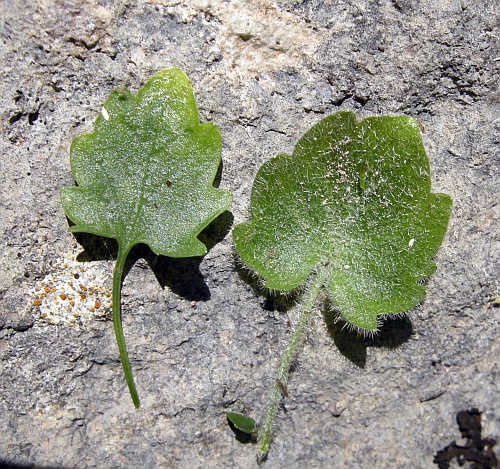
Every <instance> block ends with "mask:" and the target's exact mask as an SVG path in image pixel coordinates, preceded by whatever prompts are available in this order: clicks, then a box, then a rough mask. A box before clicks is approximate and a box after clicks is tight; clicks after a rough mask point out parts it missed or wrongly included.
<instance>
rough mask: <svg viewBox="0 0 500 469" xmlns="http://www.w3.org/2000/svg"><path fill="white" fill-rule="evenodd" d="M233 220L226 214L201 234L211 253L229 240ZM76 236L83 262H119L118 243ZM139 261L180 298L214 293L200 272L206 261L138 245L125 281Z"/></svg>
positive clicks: (198, 298) (130, 257)
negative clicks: (154, 250)
mask: <svg viewBox="0 0 500 469" xmlns="http://www.w3.org/2000/svg"><path fill="white" fill-rule="evenodd" d="M233 219H234V217H233V215H232V213H231V212H229V211H227V210H226V211H225V212H223V213H222V214H220V215H219V216H218V217H217V218H216V219H215V220H214V221H213V222H212V223H210V225H208V226H207V227H206V228H205V229H204V230H203V231H202V232H201V233H200V235H199V236H198V238H199V239H200V241H202V242H203V243H204V244H205V245H206V246H207V250H208V251H210V250H211V249H212V248H213V247H214V246H215V245H216V244H217V243H219V242H220V241H222V240H223V239H224V238H225V237H226V236H227V234H228V233H229V230H230V229H231V225H232V222H233ZM74 236H75V238H76V240H77V241H78V243H79V244H80V245H81V246H82V247H83V251H82V252H81V253H80V254H78V256H77V260H78V261H79V262H92V261H98V260H115V259H116V256H117V254H118V243H117V242H116V240H114V239H111V238H104V237H102V236H97V235H93V234H89V233H75V234H74ZM139 259H144V260H145V261H146V262H147V263H148V265H149V266H150V268H151V270H152V271H153V273H154V275H155V277H156V279H157V281H158V283H159V284H160V285H161V287H162V288H165V287H168V288H169V289H170V290H171V291H172V292H174V293H175V294H176V295H178V296H180V297H182V298H184V299H186V300H188V301H207V300H209V299H210V290H209V288H208V286H207V284H206V283H205V281H204V279H203V275H202V274H201V272H200V263H201V261H202V259H203V257H188V258H180V259H174V258H171V257H166V256H158V255H156V254H155V253H154V252H153V251H151V249H150V248H149V247H148V246H147V245H145V244H138V245H136V246H134V248H133V249H132V250H131V251H130V253H129V255H128V257H127V261H126V263H125V269H124V275H123V278H125V277H126V276H127V274H128V273H129V271H130V269H131V268H132V267H133V265H134V264H135V263H136V262H137V260H139Z"/></svg>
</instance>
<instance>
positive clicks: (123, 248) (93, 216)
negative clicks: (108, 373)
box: [61, 68, 232, 406]
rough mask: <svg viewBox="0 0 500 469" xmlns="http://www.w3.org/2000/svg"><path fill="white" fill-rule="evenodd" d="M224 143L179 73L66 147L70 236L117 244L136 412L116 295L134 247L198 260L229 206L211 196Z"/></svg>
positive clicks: (220, 195) (108, 107)
mask: <svg viewBox="0 0 500 469" xmlns="http://www.w3.org/2000/svg"><path fill="white" fill-rule="evenodd" d="M220 154H221V137H220V134H219V131H218V129H217V127H216V126H215V125H213V124H211V123H204V124H202V125H200V123H199V118H198V111H197V109H196V103H195V99H194V96H193V92H192V89H191V85H190V83H189V81H188V79H187V77H186V75H185V74H184V72H182V71H181V70H179V69H175V68H172V69H168V70H163V71H161V72H158V73H157V74H156V75H154V76H153V77H152V78H151V79H150V80H148V82H147V83H146V84H145V85H144V86H143V87H142V88H141V89H140V90H139V92H138V93H137V95H134V94H132V93H131V92H130V91H128V90H126V89H118V90H115V91H113V92H112V93H111V95H110V96H109V98H108V99H107V100H106V102H105V103H104V106H103V108H102V111H101V113H100V115H99V117H98V118H97V120H96V122H95V128H94V132H92V133H90V134H85V135H82V136H80V137H77V138H75V139H74V140H73V143H72V145H71V172H72V174H73V177H74V179H75V181H76V183H77V185H78V186H77V187H68V188H64V189H63V190H62V192H61V199H62V204H63V208H64V211H65V213H66V215H67V216H68V218H69V219H70V220H71V221H72V222H73V223H74V224H75V225H74V226H72V227H71V228H70V231H71V232H73V233H76V232H86V233H93V234H96V235H99V236H105V237H109V238H114V239H116V240H117V241H118V245H119V252H118V258H117V263H116V266H115V272H114V276H113V321H114V325H115V332H116V335H117V341H118V346H119V350H120V357H121V360H122V364H123V367H124V371H125V375H126V377H127V382H128V385H129V389H130V391H131V394H132V397H133V400H134V404H135V405H136V406H138V405H139V399H138V397H137V393H136V391H135V386H134V383H133V379H132V375H131V372H130V367H129V363H128V358H127V352H126V349H125V343H124V340H123V333H122V331H121V318H120V290H121V281H122V273H123V265H124V263H125V259H126V257H127V254H128V253H129V252H130V250H131V249H132V247H133V246H135V245H136V244H138V243H144V244H147V245H148V246H149V247H150V248H151V249H152V251H153V252H155V253H156V254H161V255H164V256H170V257H190V256H202V255H204V254H205V253H206V252H207V249H206V246H205V245H204V244H203V243H202V242H201V241H200V240H199V239H197V235H198V234H199V233H200V231H201V230H203V228H205V227H206V226H207V225H208V224H209V223H210V222H211V221H212V220H214V218H216V217H217V216H218V215H219V214H221V213H222V212H223V211H225V210H226V209H227V208H228V207H229V205H230V204H231V200H232V198H231V195H230V194H229V193H228V192H226V191H223V190H220V189H216V188H215V187H213V182H214V178H215V175H216V172H217V169H218V167H219V164H220V160H221V158H220Z"/></svg>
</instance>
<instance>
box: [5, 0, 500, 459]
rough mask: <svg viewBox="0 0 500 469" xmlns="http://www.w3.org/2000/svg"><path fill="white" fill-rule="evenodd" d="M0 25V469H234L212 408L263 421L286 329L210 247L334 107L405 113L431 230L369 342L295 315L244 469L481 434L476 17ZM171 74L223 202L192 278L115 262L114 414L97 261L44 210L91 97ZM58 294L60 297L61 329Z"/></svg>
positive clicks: (266, 7) (486, 173) (486, 349)
mask: <svg viewBox="0 0 500 469" xmlns="http://www.w3.org/2000/svg"><path fill="white" fill-rule="evenodd" d="M0 18H1V21H2V24H1V30H0V37H1V40H0V67H1V68H0V70H1V76H2V80H1V82H0V92H1V93H0V95H1V100H0V106H1V107H0V116H1V119H0V126H1V127H0V128H1V136H2V138H1V141H0V145H1V159H0V169H1V170H0V180H1V186H0V187H1V200H0V217H1V226H0V239H1V243H2V250H1V255H0V389H1V390H0V466H1V465H2V464H4V466H5V467H36V468H48V467H50V468H59V469H63V468H64V469H66V468H67V469H69V468H78V469H84V468H94V467H95V468H201V467H203V468H207V467H210V468H212V467H213V468H216V467H217V468H221V467H228V468H233V467H238V468H252V467H256V462H255V453H256V447H255V445H253V444H246V445H245V444H241V443H239V442H238V441H236V439H235V437H234V434H233V433H232V431H231V430H230V429H229V427H228V425H227V422H226V419H225V412H226V411H237V412H245V413H248V414H250V415H252V416H254V417H255V418H256V419H257V420H260V419H261V418H262V415H263V412H264V408H265V405H266V400H267V393H268V389H269V386H270V384H271V383H272V380H273V376H274V372H275V368H276V365H277V362H278V359H279V357H280V354H281V351H282V350H283V347H284V344H285V343H286V340H287V337H288V336H289V333H290V330H289V328H288V326H287V320H288V319H289V317H290V316H291V315H293V310H286V309H285V310H284V311H283V307H282V306H281V305H280V303H279V302H278V301H275V300H273V299H272V298H267V297H266V295H265V294H264V293H262V292H259V291H257V290H256V289H254V288H253V286H252V284H251V282H249V280H248V277H247V275H246V274H245V273H244V272H243V271H241V269H239V268H238V267H237V263H236V262H235V256H234V252H233V249H232V244H231V236H230V234H229V228H230V224H231V222H233V221H234V223H238V222H241V221H243V220H245V218H246V216H247V211H248V203H249V191H250V187H251V184H252V181H253V177H254V175H255V173H256V171H257V169H258V167H259V166H260V165H261V164H262V163H263V162H264V161H266V160H267V159H268V158H270V157H271V156H273V155H275V154H277V153H283V152H291V151H292V149H293V145H294V144H295V142H296V141H297V139H298V138H299V137H300V136H301V135H302V134H303V133H304V132H305V131H306V130H307V129H308V128H309V127H310V126H311V125H312V124H313V123H315V122H317V121H318V120H320V119H321V118H322V117H324V116H325V115H327V114H329V113H332V112H335V111H337V110H340V109H351V110H354V111H355V112H356V113H357V115H358V116H359V117H365V116H369V115H381V114H406V115H410V116H413V117H415V118H417V119H418V120H419V122H420V123H421V124H422V126H423V128H424V129H425V134H424V135H423V139H424V144H425V146H426V148H427V151H428V154H429V158H430V161H431V168H432V171H433V172H432V177H433V190H434V191H435V192H446V193H448V194H450V195H451V196H452V198H453V200H454V209H453V215H452V219H451V222H450V227H449V232H448V234H447V237H446V239H445V242H444V244H443V247H442V249H441V250H440V252H439V254H438V256H437V263H438V270H437V272H436V274H435V275H434V276H433V277H432V278H431V279H430V281H429V283H428V296H427V299H426V301H425V303H424V304H423V305H421V307H419V308H418V309H417V310H416V311H413V312H412V313H411V314H410V315H409V316H408V317H407V318H405V319H395V320H389V321H387V322H386V324H385V326H384V328H383V329H382V331H381V333H380V335H379V336H378V337H376V338H374V339H369V338H360V337H356V335H355V334H352V333H349V332H347V331H345V330H344V331H342V330H340V329H339V328H338V327H334V326H332V325H330V326H327V325H326V323H325V320H324V318H323V316H322V315H321V314H320V313H318V314H316V315H315V317H314V318H313V320H312V322H311V324H310V328H309V330H308V331H307V334H306V337H305V338H304V341H303V345H302V347H301V350H300V353H299V355H298V357H297V359H296V361H295V365H294V368H293V372H292V374H291V377H290V381H289V383H288V390H289V393H290V398H288V399H286V400H284V402H283V404H284V405H283V406H282V407H281V409H280V412H279V414H278V417H277V420H276V429H275V433H274V442H273V445H272V447H271V452H270V454H269V459H268V461H267V463H266V465H267V467H269V468H287V469H292V468H305V467H307V468H319V467H321V468H324V467H331V468H343V467H345V468H352V467H358V468H370V469H373V468H430V467H436V466H434V465H433V463H432V460H433V456H434V454H435V453H436V452H437V451H438V450H439V449H441V448H443V447H444V446H446V445H447V444H449V443H450V442H451V441H452V440H456V439H459V438H460V433H459V431H458V426H457V425H456V422H455V414H456V413H457V412H458V411H460V410H464V409H469V408H471V407H477V408H479V410H481V411H482V412H483V414H482V424H483V436H492V437H494V438H497V439H498V438H500V404H499V403H500V324H499V321H500V308H499V307H498V306H499V305H500V277H499V275H500V224H499V221H500V205H499V197H500V196H499V194H500V146H499V145H500V90H499V78H498V77H499V74H498V70H499V66H500V39H499V38H500V30H499V25H500V12H499V7H498V3H497V2H491V1H489V0H478V1H468V0H433V1H429V0H420V1H419V0H380V1H376V2H370V1H362V0H330V1H320V0H303V1H302V0H289V1H285V0H276V1H274V2H272V1H270V0H255V1H251V0H234V1H223V0H149V1H143V0H125V1H118V0H88V1H85V2H83V1H78V0H44V1H35V0H29V1H21V0H4V1H3V2H0ZM170 66H177V67H181V68H183V69H184V70H185V71H186V73H187V74H188V76H189V77H190V79H191V81H192V84H193V88H194V90H195V94H196V98H197V102H198V105H199V109H200V117H201V119H202V120H203V121H205V120H210V121H212V122H214V123H215V124H217V125H218V126H219V128H220V130H221V133H222V136H223V141H224V143H223V155H222V158H223V163H224V168H223V173H222V181H221V187H223V188H226V189H229V190H230V191H231V192H232V193H233V194H234V197H235V200H234V203H233V206H232V207H231V209H230V214H226V215H227V216H225V217H222V219H220V220H219V223H218V224H217V225H215V226H214V227H212V228H211V229H210V230H209V231H208V232H207V233H206V235H205V239H206V240H207V241H208V243H209V246H210V251H209V253H208V254H207V256H205V257H204V258H203V259H191V260H185V261H179V260H178V261H173V260H170V259H165V258H156V257H155V256H153V255H152V254H151V252H149V251H148V250H147V249H137V250H135V251H134V253H133V254H132V256H131V258H130V263H129V267H130V270H129V272H128V275H127V277H126V279H125V282H124V289H123V311H124V318H123V319H124V330H125V334H126V338H127V341H128V347H129V353H130V356H131V362H132V367H133V371H134V376H135V379H136V383H137V386H138V391H139V394H140V396H141V400H142V407H141V408H140V409H135V408H134V407H133V405H132V402H131V399H130V397H129V394H128V390H127V388H126V384H125V381H124V377H123V374H122V370H121V366H120V362H119V360H118V354H117V349H116V344H115V338H114V333H113V326H112V323H111V322H110V321H109V298H108V297H107V296H106V295H107V294H109V290H110V289H111V272H112V266H113V262H112V260H113V254H114V252H115V250H114V249H115V246H114V244H113V243H112V242H111V241H109V240H107V241H106V240H102V239H96V238H94V237H90V236H89V237H85V236H79V237H78V242H79V243H80V244H78V243H77V240H76V239H75V237H74V236H73V235H71V234H69V233H67V227H68V222H67V220H66V218H65V216H64V214H63V211H62V209H61V205H60V201H59V191H60V189H61V188H62V187H64V186H68V185H72V184H73V179H72V177H71V173H70V169H69V145H70V143H71V140H72V139H73V138H74V137H75V136H77V135H80V134H81V133H84V132H89V131H90V130H91V129H92V126H93V121H94V120H95V118H96V117H97V115H98V113H99V110H100V108H101V106H102V103H103V102H104V100H105V99H106V97H107V96H108V94H109V93H110V91H111V90H112V89H113V88H115V87H117V86H122V85H124V86H128V87H130V88H131V89H132V90H134V91H136V90H137V89H138V88H139V87H140V86H141V85H142V84H143V83H144V82H145V81H146V80H147V79H148V78H149V77H150V76H151V75H152V74H153V73H155V72H156V71H158V70H160V69H162V68H166V67H170ZM233 219H234V220H233ZM82 252H83V254H81V253H82ZM75 277H79V278H78V279H77V278H75ZM69 282H72V283H73V286H71V285H69ZM80 284H81V286H80ZM84 287H85V288H87V297H86V298H85V300H84V301H81V299H82V297H81V296H80V295H81V294H82V292H83V290H82V289H83V288H84ZM46 290H47V291H46ZM53 290H54V291H53ZM90 292H92V294H93V295H94V296H92V295H90ZM61 294H67V295H70V294H73V295H75V299H76V302H75V306H74V307H73V308H72V310H71V311H69V310H68V301H69V300H68V299H66V300H62V299H61V297H60V295H61ZM40 295H45V298H42V299H40ZM89 297H91V298H90V299H89ZM94 298H97V299H98V301H99V302H100V303H101V307H100V308H97V309H96V308H95V300H94ZM37 299H39V300H40V303H41V304H40V305H39V306H38V305H36V304H35V300H37ZM92 309H94V311H92ZM49 313H52V314H49ZM44 314H45V316H44ZM497 453H498V450H497ZM8 464H11V466H9V465H8ZM14 464H15V466H14ZM456 467H457V466H456Z"/></svg>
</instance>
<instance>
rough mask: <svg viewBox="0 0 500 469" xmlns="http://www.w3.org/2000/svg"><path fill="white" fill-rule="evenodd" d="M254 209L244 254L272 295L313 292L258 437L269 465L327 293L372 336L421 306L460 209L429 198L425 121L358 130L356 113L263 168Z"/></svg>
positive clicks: (393, 121)
mask: <svg viewBox="0 0 500 469" xmlns="http://www.w3.org/2000/svg"><path fill="white" fill-rule="evenodd" d="M250 202H251V203H250V221H248V222H246V223H242V224H240V225H238V226H236V227H235V228H234V229H233V240H234V242H235V245H236V250H237V252H238V254H239V255H240V256H241V258H242V259H243V260H244V262H245V263H246V264H247V265H248V266H249V267H250V268H252V269H253V270H254V271H255V272H257V274H259V275H260V276H261V277H262V278H263V279H264V285H265V286H266V287H268V288H270V289H274V290H280V291H288V290H292V289H294V288H297V287H299V286H300V285H303V284H305V285H306V287H307V288H306V289H305V293H304V301H303V306H302V311H301V313H300V315H299V317H298V320H297V322H296V324H295V328H294V330H293V332H292V334H291V336H290V339H289V342H288V345H287V348H286V350H285V352H284V353H283V356H282V358H281V362H280V364H279V366H278V371H277V373H276V380H275V383H274V384H273V386H272V390H271V396H270V400H269V404H268V407H267V411H266V415H265V419H264V423H263V425H262V427H261V430H260V432H259V440H260V453H261V458H265V456H266V455H267V453H268V451H269V445H270V442H271V430H272V426H273V421H274V416H275V414H276V410H277V406H278V402H279V399H280V398H281V395H282V389H281V385H280V383H284V382H285V381H286V377H287V374H288V370H289V368H290V363H291V360H292V357H293V354H294V351H295V349H296V346H297V344H298V343H299V339H300V336H301V333H302V331H303V329H304V327H305V325H306V323H307V320H308V317H309V315H310V313H311V311H312V310H313V308H314V305H315V303H316V301H317V298H318V296H319V294H320V292H321V291H322V290H325V291H326V292H327V294H328V296H329V299H330V302H331V304H332V305H333V307H334V308H335V309H336V310H337V312H338V314H339V316H341V317H342V318H343V319H344V320H346V321H347V322H348V323H350V324H351V325H353V326H354V327H356V328H358V329H361V330H365V331H370V332H374V331H376V330H377V328H378V317H379V316H383V315H390V314H398V313H403V312H405V311H407V310H409V309H411V308H412V307H414V306H415V305H417V304H418V303H419V302H420V301H422V299H423V298H424V296H425V292H426V290H425V287H424V285H423V284H422V280H423V279H425V278H426V277H428V276H429V275H431V274H432V273H433V272H434V270H435V269H436V265H435V263H434V262H433V261H432V257H433V256H434V255H435V254H436V252H437V250H438V249H439V246H440V245H441V243H442V240H443V237H444V235H445V233H446V228H447V226H448V220H449V217H450V213H451V205H452V202H451V198H450V197H449V196H448V195H445V194H433V193H431V180H430V169H429V160H428V158H427V155H426V153H425V150H424V147H423V144H422V140H421V138H420V133H419V127H418V125H417V123H416V121H415V120H413V119H411V118H409V117H370V118H367V119H364V120H362V121H360V122H357V121H356V118H355V115H354V114H353V113H352V112H339V113H337V114H333V115H331V116H329V117H326V118H325V119H323V120H322V121H320V122H319V123H318V124H316V125H314V126H313V127H312V128H311V129H310V130H309V131H308V132H306V134H305V135H304V136H303V137H302V138H301V139H300V140H299V142H298V143H297V145H296V147H295V150H294V152H293V154H292V155H291V156H290V155H278V156H276V157H275V158H273V159H271V160H269V161H268V162H266V163H265V164H263V165H262V167H261V168H260V169H259V171H258V173H257V175H256V177H255V181H254V185H253V188H252V194H251V201H250ZM306 281H307V283H306Z"/></svg>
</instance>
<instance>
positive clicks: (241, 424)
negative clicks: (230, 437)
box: [226, 412, 257, 434]
mask: <svg viewBox="0 0 500 469" xmlns="http://www.w3.org/2000/svg"><path fill="white" fill-rule="evenodd" d="M226 417H227V418H228V420H229V421H230V422H231V423H232V424H233V425H234V426H235V427H236V428H237V429H238V430H240V431H242V432H244V433H249V434H252V433H255V432H256V431H257V424H256V423H255V420H254V419H253V418H251V417H245V416H244V415H241V414H235V413H234V412H227V413H226Z"/></svg>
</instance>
